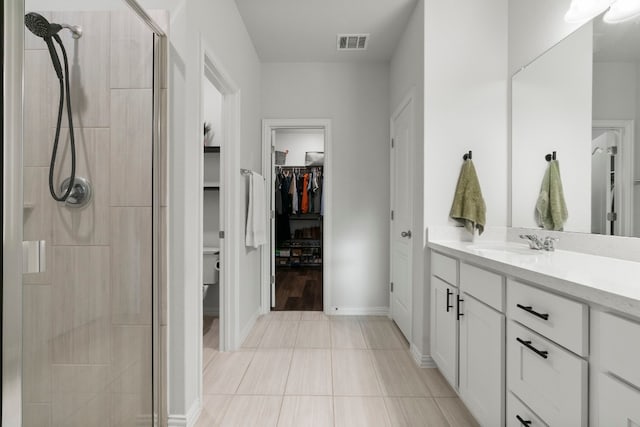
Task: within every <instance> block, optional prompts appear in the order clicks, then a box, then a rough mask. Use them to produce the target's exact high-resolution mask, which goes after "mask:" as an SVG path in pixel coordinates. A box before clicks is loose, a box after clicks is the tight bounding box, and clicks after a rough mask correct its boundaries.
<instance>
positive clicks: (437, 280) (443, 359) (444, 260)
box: [431, 253, 459, 388]
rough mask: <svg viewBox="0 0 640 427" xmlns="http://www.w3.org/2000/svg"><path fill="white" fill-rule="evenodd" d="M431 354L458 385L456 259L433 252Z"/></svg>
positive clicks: (455, 386)
mask: <svg viewBox="0 0 640 427" xmlns="http://www.w3.org/2000/svg"><path fill="white" fill-rule="evenodd" d="M431 272H432V273H433V275H432V276H431V356H432V357H433V360H434V361H435V362H436V365H438V368H439V369H440V372H441V373H442V375H444V377H445V378H446V379H447V381H449V383H450V384H451V385H452V386H453V387H454V388H457V386H458V332H459V331H458V320H457V313H456V303H457V299H458V297H459V294H458V262H457V260H455V259H453V258H450V257H447V256H444V255H440V254H438V253H433V254H432V257H431Z"/></svg>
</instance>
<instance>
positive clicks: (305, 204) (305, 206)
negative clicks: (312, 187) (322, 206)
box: [300, 173, 309, 213]
mask: <svg viewBox="0 0 640 427" xmlns="http://www.w3.org/2000/svg"><path fill="white" fill-rule="evenodd" d="M302 179H303V183H302V204H301V206H300V212H301V213H309V174H308V173H305V174H304V176H303V178H302Z"/></svg>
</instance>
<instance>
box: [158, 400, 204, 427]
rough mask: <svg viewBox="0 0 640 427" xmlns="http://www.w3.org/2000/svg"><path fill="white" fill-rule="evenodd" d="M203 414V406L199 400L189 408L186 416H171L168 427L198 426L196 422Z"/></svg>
mask: <svg viewBox="0 0 640 427" xmlns="http://www.w3.org/2000/svg"><path fill="white" fill-rule="evenodd" d="M201 412H202V405H201V403H200V399H197V400H196V401H195V402H193V405H191V408H189V411H188V412H187V414H186V415H183V414H169V418H168V419H167V426H168V427H193V426H195V425H196V421H198V418H199V417H200V413H201Z"/></svg>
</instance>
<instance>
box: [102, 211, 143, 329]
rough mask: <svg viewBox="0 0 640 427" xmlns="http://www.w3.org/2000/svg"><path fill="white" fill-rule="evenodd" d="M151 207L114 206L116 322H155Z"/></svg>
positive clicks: (113, 295) (113, 308)
mask: <svg viewBox="0 0 640 427" xmlns="http://www.w3.org/2000/svg"><path fill="white" fill-rule="evenodd" d="M151 224H152V217H151V208H149V207H131V208H130V207H117V208H111V315H112V323H114V324H147V325H149V324H151V320H152V319H151V315H152V312H151V309H152V304H153V303H152V293H151V281H152V265H151V260H152V239H151Z"/></svg>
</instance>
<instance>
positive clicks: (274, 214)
mask: <svg viewBox="0 0 640 427" xmlns="http://www.w3.org/2000/svg"><path fill="white" fill-rule="evenodd" d="M275 217H276V213H275V211H271V219H273V218H275Z"/></svg>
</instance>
